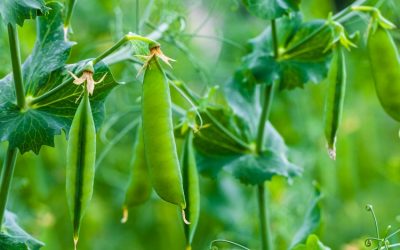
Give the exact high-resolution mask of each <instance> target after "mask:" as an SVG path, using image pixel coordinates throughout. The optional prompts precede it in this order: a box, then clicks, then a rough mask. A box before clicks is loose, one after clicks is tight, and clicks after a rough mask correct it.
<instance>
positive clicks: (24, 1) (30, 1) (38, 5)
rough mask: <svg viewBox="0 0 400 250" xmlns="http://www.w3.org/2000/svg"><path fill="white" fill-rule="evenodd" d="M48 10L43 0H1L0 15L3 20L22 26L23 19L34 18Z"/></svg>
mask: <svg viewBox="0 0 400 250" xmlns="http://www.w3.org/2000/svg"><path fill="white" fill-rule="evenodd" d="M48 10H49V8H48V7H46V3H45V1H44V0H1V1H0V15H1V17H2V18H3V21H4V22H5V23H6V24H8V23H11V24H13V25H15V24H18V25H20V26H22V25H23V24H24V21H25V19H34V18H36V16H38V15H43V14H46V13H47V11H48Z"/></svg>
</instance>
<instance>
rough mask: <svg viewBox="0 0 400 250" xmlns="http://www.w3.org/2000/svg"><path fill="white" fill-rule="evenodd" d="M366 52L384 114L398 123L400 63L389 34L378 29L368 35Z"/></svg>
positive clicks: (399, 112) (399, 118) (399, 111)
mask: <svg viewBox="0 0 400 250" xmlns="http://www.w3.org/2000/svg"><path fill="white" fill-rule="evenodd" d="M368 52H369V58H370V63H371V69H372V74H373V77H374V80H375V90H376V93H377V95H378V99H379V101H380V103H381V105H382V107H383V109H384V110H385V111H386V113H387V114H388V115H389V116H390V117H392V118H393V119H395V120H396V121H400V61H399V53H398V51H397V47H396V45H395V43H394V41H393V39H392V37H391V35H390V33H389V32H388V31H387V30H385V29H383V28H380V27H379V28H378V29H377V30H376V32H375V33H374V34H370V36H369V40H368Z"/></svg>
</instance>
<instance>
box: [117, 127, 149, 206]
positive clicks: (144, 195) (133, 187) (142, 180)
mask: <svg viewBox="0 0 400 250" xmlns="http://www.w3.org/2000/svg"><path fill="white" fill-rule="evenodd" d="M142 131H143V130H142V125H141V124H140V125H139V127H138V130H137V139H136V143H135V149H134V151H135V152H134V159H133V164H132V172H131V177H130V182H129V185H128V188H127V192H126V195H125V203H124V207H126V208H130V207H132V206H136V205H139V204H142V203H144V202H145V201H147V200H148V199H149V197H150V194H151V181H150V176H149V173H148V170H147V165H146V159H145V157H146V156H145V153H144V144H143V132H142Z"/></svg>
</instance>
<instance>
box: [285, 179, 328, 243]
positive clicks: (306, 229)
mask: <svg viewBox="0 0 400 250" xmlns="http://www.w3.org/2000/svg"><path fill="white" fill-rule="evenodd" d="M321 199H322V194H321V191H320V190H319V187H318V186H315V197H314V198H313V200H312V201H311V204H310V206H309V209H308V211H307V213H306V215H305V217H304V221H303V224H302V225H301V227H300V228H299V229H298V230H297V232H296V234H295V236H294V237H293V240H292V242H291V244H290V245H291V246H290V248H293V247H294V246H296V245H298V244H300V243H302V242H305V240H306V239H307V236H308V235H310V234H312V233H314V232H315V230H316V229H317V228H318V226H319V225H320V222H321V207H320V201H321Z"/></svg>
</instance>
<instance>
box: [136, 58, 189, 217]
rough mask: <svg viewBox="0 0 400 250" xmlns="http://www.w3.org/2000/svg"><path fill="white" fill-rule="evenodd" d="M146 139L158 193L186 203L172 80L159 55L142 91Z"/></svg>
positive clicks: (148, 69)
mask: <svg viewBox="0 0 400 250" xmlns="http://www.w3.org/2000/svg"><path fill="white" fill-rule="evenodd" d="M142 117H143V120H142V124H143V141H144V148H145V153H146V162H147V166H148V169H149V173H150V179H151V180H152V184H153V188H154V190H155V191H156V193H157V194H158V195H159V196H160V197H161V198H162V199H163V200H165V201H167V202H170V203H173V204H175V205H177V206H179V207H180V208H181V209H182V211H183V210H184V209H185V207H186V202H185V195H184V192H183V184H182V176H181V171H180V165H179V159H178V154H177V151H176V144H175V138H174V133H173V124H172V111H171V97H170V90H169V86H168V82H167V79H166V76H165V73H164V71H163V69H162V68H161V65H160V64H159V62H158V59H157V57H156V56H153V57H151V59H150V60H149V61H148V63H147V66H146V70H145V73H144V79H143V95H142Z"/></svg>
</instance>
